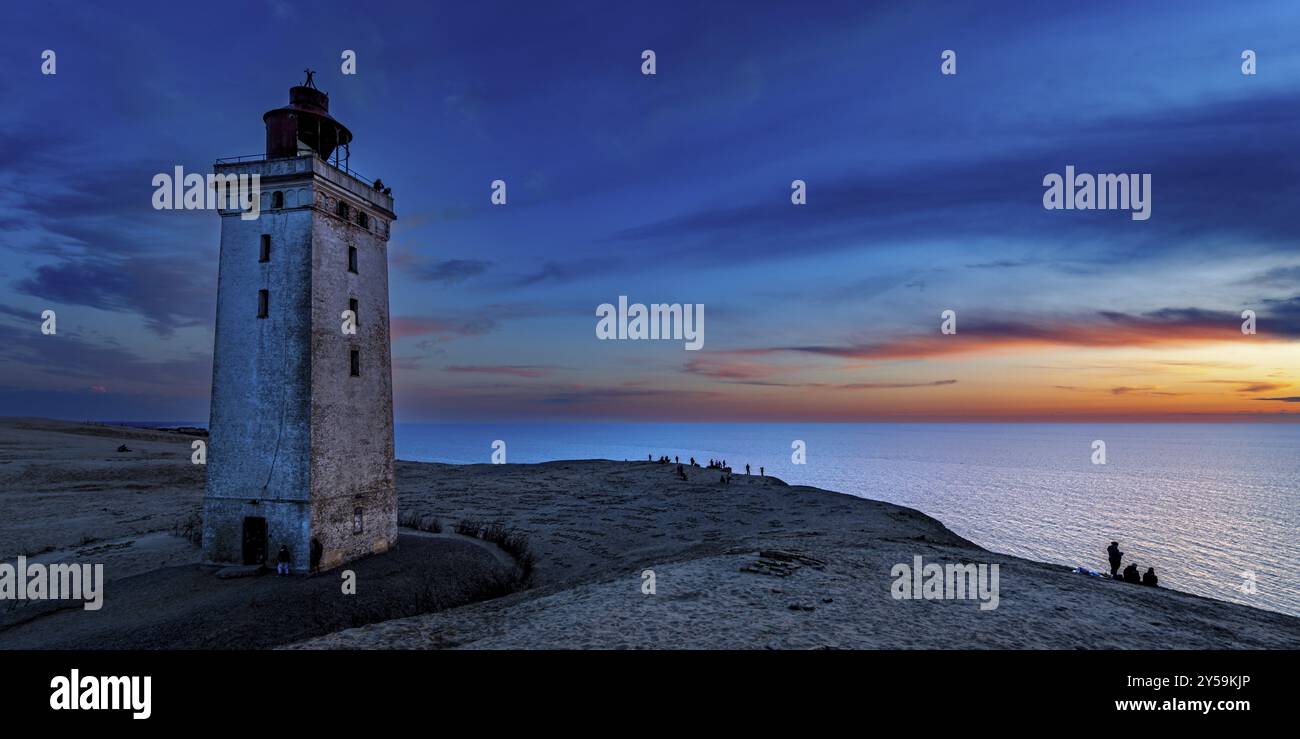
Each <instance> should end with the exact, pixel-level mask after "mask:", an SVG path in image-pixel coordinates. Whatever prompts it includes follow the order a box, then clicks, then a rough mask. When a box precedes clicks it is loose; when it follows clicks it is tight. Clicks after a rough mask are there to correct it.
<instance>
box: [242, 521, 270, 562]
mask: <svg viewBox="0 0 1300 739" xmlns="http://www.w3.org/2000/svg"><path fill="white" fill-rule="evenodd" d="M264 562H266V519H265V518H258V517H255V516H247V517H245V518H244V564H246V565H260V564H262V563H264Z"/></svg>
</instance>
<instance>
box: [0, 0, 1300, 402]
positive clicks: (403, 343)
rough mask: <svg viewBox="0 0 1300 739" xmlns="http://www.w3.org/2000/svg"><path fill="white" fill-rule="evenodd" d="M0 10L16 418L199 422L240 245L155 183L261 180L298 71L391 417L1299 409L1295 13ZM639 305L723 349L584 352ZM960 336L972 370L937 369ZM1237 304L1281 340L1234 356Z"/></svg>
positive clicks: (953, 359)
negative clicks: (1069, 196)
mask: <svg viewBox="0 0 1300 739" xmlns="http://www.w3.org/2000/svg"><path fill="white" fill-rule="evenodd" d="M9 14H10V17H9V18H8V20H7V22H6V24H5V26H4V28H3V29H0V35H3V37H4V43H3V44H2V45H0V62H2V63H3V69H4V73H3V75H0V95H2V96H3V98H4V100H5V101H6V104H5V106H4V107H3V109H2V110H0V130H2V131H3V136H2V137H0V263H3V265H4V266H3V267H2V268H0V284H3V288H0V290H2V298H0V344H2V345H3V346H5V349H4V350H3V354H2V355H0V373H2V374H0V413H5V414H8V413H14V414H25V415H46V416H59V417H73V418H81V417H89V418H115V419H132V418H136V419H159V418H164V419H167V418H175V419H193V420H201V419H204V418H206V414H207V394H208V390H209V382H210V371H211V346H212V323H213V315H214V298H215V285H216V257H217V248H218V238H219V219H218V218H217V217H216V216H215V215H214V214H212V213H210V212H185V211H154V210H153V209H152V208H151V207H150V196H151V195H152V187H151V184H150V182H151V179H152V177H153V175H154V174H156V173H158V172H170V171H171V170H172V168H173V167H174V166H177V165H181V166H184V167H185V168H186V169H187V170H189V171H199V172H204V171H210V168H211V164H212V161H213V160H215V159H217V158H219V157H225V156H232V155H241V154H253V153H258V152H260V151H261V147H262V143H263V131H262V122H261V115H262V113H263V112H265V111H266V110H269V109H271V108H274V107H278V106H280V105H282V104H284V102H285V101H286V99H287V97H286V96H287V88H288V87H289V86H290V85H293V84H297V83H298V82H300V81H301V79H302V70H303V69H304V68H305V67H312V68H314V69H316V70H318V72H317V83H318V85H319V86H320V87H321V89H323V90H325V91H326V92H328V93H329V94H330V100H331V110H332V112H333V113H334V115H335V116H336V117H338V118H339V119H340V120H342V121H343V122H344V123H345V124H347V125H348V126H349V127H350V128H351V129H352V131H353V133H354V134H355V136H356V138H355V141H354V143H353V146H352V164H353V166H354V167H355V168H356V169H357V170H359V171H360V172H362V173H364V174H366V175H367V176H369V177H371V178H374V177H381V178H383V180H384V181H385V183H386V184H388V185H389V186H391V187H392V188H393V194H394V197H395V199H396V210H397V213H398V221H397V222H396V223H395V224H394V228H393V231H392V239H391V241H390V244H389V253H390V281H391V286H392V290H391V313H392V316H393V325H394V333H395V339H394V344H393V359H394V367H395V369H394V372H395V382H394V385H395V396H396V401H397V403H396V413H397V416H398V418H399V420H403V419H405V420H444V419H484V418H501V419H521V420H528V419H553V418H566V419H567V418H598V419H628V420H636V419H660V420H729V419H734V420H778V419H799V420H819V419H820V420H854V419H862V420H869V419H876V418H945V419H946V418H953V417H957V418H963V417H1004V416H1007V417H1037V416H1038V415H1039V414H1045V415H1049V416H1051V415H1056V416H1062V415H1064V416H1071V417H1074V416H1079V415H1089V414H1091V413H1092V411H1093V410H1094V409H1095V411H1096V413H1098V414H1101V415H1108V414H1109V417H1115V418H1121V417H1130V416H1134V415H1136V416H1146V415H1150V414H1162V413H1165V414H1170V415H1177V414H1209V415H1214V414H1229V415H1234V416H1240V415H1242V414H1250V413H1259V414H1273V415H1282V414H1285V413H1286V411H1287V409H1288V408H1294V407H1296V406H1294V405H1293V403H1294V401H1295V396H1297V395H1300V392H1298V391H1297V388H1296V387H1295V385H1293V384H1292V380H1293V378H1294V376H1295V370H1296V369H1297V365H1298V364H1300V362H1298V361H1297V357H1298V356H1300V355H1298V353H1297V348H1298V347H1297V344H1296V341H1297V337H1300V242H1298V236H1297V235H1298V234H1300V229H1298V228H1297V226H1300V216H1298V215H1297V213H1300V208H1297V207H1296V203H1297V202H1298V201H1300V186H1298V185H1297V182H1298V181H1300V180H1298V179H1297V178H1298V177H1300V147H1297V146H1296V145H1295V144H1296V137H1297V133H1298V132H1300V85H1297V83H1298V82H1300V40H1298V39H1300V37H1298V36H1297V31H1298V30H1300V6H1297V5H1296V4H1295V3H1293V2H1274V3H1267V2H1262V3H1252V4H1251V5H1250V6H1249V9H1242V8H1240V7H1237V6H1234V5H1228V4H1222V3H1219V4H1209V3H1172V2H1170V3H1148V4H1142V5H1140V6H1133V5H1123V4H1118V3H1117V4H1105V5H1102V6H1101V7H1094V6H1087V7H1079V8H1062V7H1057V6H1056V5H1055V4H1046V3H1028V2H1027V3H981V4H968V3H866V2H845V3H834V2H825V3H822V2H819V3H812V4H806V3H722V2H718V3H610V2H590V3H545V4H523V3H491V2H474V3H436V4H430V3H412V4H409V5H403V4H388V3H371V4H357V3H330V2H322V3H313V4H306V3H290V2H282V3H226V4H221V5H220V6H203V7H193V8H191V7H183V6H182V5H181V4H174V3H157V4H144V3H125V4H123V5H122V6H120V7H115V8H113V9H109V8H107V7H97V6H92V5H87V4H69V3H58V2H54V3H41V4H30V3H29V4H19V5H17V6H15V7H14V8H12V9H11V10H10V11H9ZM47 48H48V49H53V50H55V51H56V53H57V54H58V74H57V75H53V76H45V75H41V74H40V54H41V51H42V50H44V49H47ZM343 49H353V50H355V51H356V52H357V57H358V64H357V68H358V74H357V75H355V76H344V75H342V74H340V70H339V64H340V54H341V52H342V50H343ZM643 49H653V50H654V51H655V52H656V54H657V62H658V70H657V74H656V75H654V76H644V75H642V74H641V73H640V66H641V51H642V50H643ZM944 49H953V50H955V51H956V52H957V65H958V66H957V68H958V74H957V75H956V76H951V77H947V76H943V75H941V74H940V73H939V64H940V58H939V57H940V52H941V51H942V50H944ZM1243 49H1253V50H1255V51H1256V53H1257V54H1258V65H1259V72H1258V74H1257V75H1255V76H1245V75H1242V74H1241V72H1240V64H1241V61H1240V55H1241V52H1242V50H1243ZM1067 164H1073V165H1075V166H1076V167H1077V168H1078V169H1079V170H1080V171H1088V172H1145V173H1151V174H1152V176H1153V182H1154V185H1153V194H1154V198H1153V201H1154V202H1153V208H1152V213H1153V214H1152V218H1151V219H1150V220H1149V221H1145V222H1134V221H1132V220H1130V219H1129V218H1128V216H1127V214H1124V213H1115V212H1106V211H1096V212H1070V213H1066V212H1059V211H1046V210H1044V209H1043V208H1042V205H1041V196H1042V185H1041V181H1042V178H1043V176H1044V175H1045V174H1047V173H1049V172H1058V173H1059V172H1062V171H1063V169H1064V167H1065V165H1067ZM495 179H503V180H505V181H506V182H507V184H508V188H509V204H508V205H507V206H505V207H493V206H492V205H490V203H489V194H490V189H489V183H491V181H492V180H495ZM794 179H802V180H805V181H806V182H807V183H808V204H807V205H806V206H799V207H795V206H792V205H791V203H790V200H789V194H790V182H791V180H794ZM619 295H628V296H629V298H630V299H631V300H632V301H634V302H635V301H640V302H646V303H650V302H682V303H703V304H704V305H705V306H706V308H705V312H706V342H705V350H704V351H701V352H685V351H683V349H682V345H681V343H680V342H599V341H596V340H595V337H594V331H593V329H594V325H595V314H594V310H595V307H596V306H597V305H599V304H600V303H605V302H614V301H616V299H617V296H619ZM45 308H53V309H55V310H56V311H57V312H58V315H59V329H60V330H59V335H58V336H57V337H47V336H42V335H41V334H40V332H39V320H38V316H39V314H40V312H41V310H44V309H45ZM948 308H952V309H956V310H958V313H959V315H960V316H961V319H960V320H961V323H960V324H959V325H962V326H966V327H968V328H969V330H968V331H967V333H966V334H965V336H967V337H968V338H969V340H970V342H971V343H970V344H968V345H963V346H962V349H961V350H960V351H952V349H951V345H948V346H944V347H942V348H936V347H935V346H934V345H933V344H932V343H927V342H931V340H932V338H933V337H932V334H933V333H934V332H935V329H936V328H937V325H938V315H939V313H940V311H942V310H945V309H948ZM1245 308H1250V309H1254V310H1257V311H1258V313H1259V315H1260V317H1261V330H1260V335H1259V336H1257V337H1253V338H1254V339H1256V341H1254V342H1253V343H1251V344H1249V345H1245V344H1236V345H1234V344H1232V343H1230V342H1231V336H1230V334H1231V333H1232V332H1231V331H1229V332H1228V338H1227V339H1225V338H1224V336H1225V335H1224V334H1223V333H1221V331H1220V329H1221V328H1223V327H1224V326H1227V327H1228V328H1234V327H1235V323H1234V322H1239V319H1238V318H1237V316H1238V314H1239V313H1240V311H1241V310H1243V309H1245ZM1238 333H1239V332H1238ZM1107 337H1113V339H1112V338H1107ZM900 347H901V348H900ZM1189 367H1193V368H1194V370H1188V369H1187V368H1189ZM1172 368H1177V369H1172ZM1064 388H1069V389H1064ZM1247 388H1253V390H1247ZM999 409H1001V410H999Z"/></svg>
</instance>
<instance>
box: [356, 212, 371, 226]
mask: <svg viewBox="0 0 1300 739" xmlns="http://www.w3.org/2000/svg"><path fill="white" fill-rule="evenodd" d="M357 225H358V226H360V227H362V228H370V216H369V215H368V214H367V213H366V212H365V211H364V210H359V211H357Z"/></svg>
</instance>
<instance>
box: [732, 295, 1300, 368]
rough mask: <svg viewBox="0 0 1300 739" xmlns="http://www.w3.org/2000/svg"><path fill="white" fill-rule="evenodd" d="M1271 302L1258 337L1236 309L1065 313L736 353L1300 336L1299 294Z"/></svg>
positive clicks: (923, 353) (888, 351)
mask: <svg viewBox="0 0 1300 739" xmlns="http://www.w3.org/2000/svg"><path fill="white" fill-rule="evenodd" d="M1265 305H1268V306H1269V307H1268V308H1267V309H1266V310H1267V311H1268V312H1267V315H1266V316H1262V317H1261V320H1260V321H1259V324H1258V329H1259V334H1258V335H1256V336H1253V337H1251V336H1243V335H1242V333H1241V324H1240V316H1239V315H1238V314H1237V313H1234V312H1230V311H1211V310H1204V309H1199V308H1165V309H1160V310H1156V311H1150V312H1147V313H1141V314H1127V313H1120V312H1116V311H1101V312H1097V313H1092V314H1085V315H1078V316H1063V317H1061V318H1059V319H1056V320H1049V319H1046V318H1037V319H1033V320H1017V319H999V318H974V319H965V320H961V319H959V322H958V331H957V333H956V334H953V335H942V334H940V333H939V332H938V331H937V330H936V331H935V332H933V333H928V334H911V335H903V336H898V337H894V338H891V339H886V340H883V341H879V342H872V343H857V344H846V345H841V346H835V345H793V346H782V347H769V348H761V349H748V350H747V349H739V350H734V351H732V352H729V353H730V354H735V355H745V354H751V355H761V354H770V353H776V352H801V353H808V354H817V355H823V356H831V357H840V358H845V359H860V360H885V359H916V358H922V357H931V356H944V355H955V354H964V353H980V352H990V351H1003V350H1015V349H1027V348H1028V349H1032V348H1041V347H1050V346H1076V347H1094V348H1118V347H1128V346H1160V345H1167V346H1185V345H1190V344H1198V343H1213V342H1230V341H1254V340H1264V341H1269V340H1274V341H1279V340H1286V339H1289V338H1292V337H1295V336H1300V297H1297V298H1290V299H1288V300H1276V301H1265Z"/></svg>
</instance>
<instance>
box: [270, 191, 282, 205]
mask: <svg viewBox="0 0 1300 739" xmlns="http://www.w3.org/2000/svg"><path fill="white" fill-rule="evenodd" d="M271 207H272V208H283V207H284V193H282V192H280V191H279V190H276V191H275V192H273V193H271Z"/></svg>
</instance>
